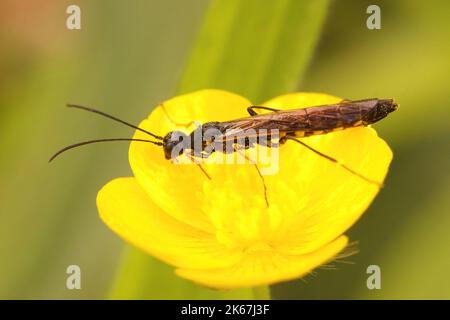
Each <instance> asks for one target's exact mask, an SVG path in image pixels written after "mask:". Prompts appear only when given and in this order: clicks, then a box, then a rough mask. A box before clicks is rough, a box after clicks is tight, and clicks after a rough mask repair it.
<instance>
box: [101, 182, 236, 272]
mask: <svg viewBox="0 0 450 320" xmlns="http://www.w3.org/2000/svg"><path fill="white" fill-rule="evenodd" d="M97 206H98V210H99V213H100V217H101V218H102V220H103V221H104V222H105V223H106V224H107V225H108V226H109V227H110V228H111V229H112V230H113V231H115V232H116V233H118V234H119V235H120V236H121V237H122V238H124V239H125V240H127V241H129V242H130V243H132V244H134V245H135V246H137V247H139V248H141V249H142V250H144V251H146V252H148V253H150V254H152V255H153V256H155V257H157V258H159V259H161V260H163V261H164V262H166V263H169V264H172V265H175V266H177V267H182V268H221V267H227V266H230V265H233V264H234V263H236V261H238V259H240V257H241V253H240V252H237V251H232V250H228V249H226V248H225V247H223V246H222V245H220V244H219V243H218V242H217V240H216V238H215V236H214V235H213V234H210V233H206V232H204V231H201V230H199V229H196V228H193V227H190V226H189V225H187V224H185V223H182V222H180V221H178V220H176V219H174V218H172V217H170V216H168V215H167V214H165V213H164V212H162V211H161V209H160V208H159V207H157V206H156V205H155V204H154V203H153V202H152V201H151V199H150V198H149V197H148V195H147V194H146V193H145V191H144V190H143V189H142V188H141V186H140V185H139V184H138V182H137V180H136V179H135V178H118V179H115V180H112V181H111V182H109V183H108V184H106V185H105V186H104V187H103V188H102V189H101V190H100V191H99V193H98V196H97Z"/></svg>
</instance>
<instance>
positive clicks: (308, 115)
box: [217, 99, 379, 140]
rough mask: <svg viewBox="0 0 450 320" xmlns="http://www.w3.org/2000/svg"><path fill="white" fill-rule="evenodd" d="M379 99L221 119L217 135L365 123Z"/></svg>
mask: <svg viewBox="0 0 450 320" xmlns="http://www.w3.org/2000/svg"><path fill="white" fill-rule="evenodd" d="M378 101H379V100H378V99H367V100H360V101H342V102H340V103H336V104H330V105H322V106H314V107H308V108H303V109H292V110H283V111H277V112H270V113H265V114H259V115H256V116H251V117H246V118H240V119H236V120H232V121H226V122H220V123H218V127H219V128H220V131H221V132H222V134H223V136H221V137H217V138H221V140H227V139H228V138H229V137H230V138H231V137H239V136H248V130H249V129H252V130H254V131H256V132H258V131H259V130H264V129H265V130H267V131H269V130H272V129H277V130H279V133H280V135H283V134H285V133H293V132H305V133H307V134H306V135H309V134H314V133H315V134H318V133H326V132H330V131H333V130H334V129H345V128H349V127H354V126H358V125H364V124H365V123H364V121H363V120H364V118H365V114H366V113H367V112H369V111H370V110H372V109H373V108H374V107H375V106H376V105H377V103H378Z"/></svg>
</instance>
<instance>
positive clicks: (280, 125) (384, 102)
mask: <svg viewBox="0 0 450 320" xmlns="http://www.w3.org/2000/svg"><path fill="white" fill-rule="evenodd" d="M396 108H397V104H396V103H394V101H393V100H392V99H366V100H359V101H347V100H344V101H342V102H340V103H337V104H330V105H323V106H315V107H309V108H303V109H293V110H277V109H273V108H268V107H263V106H251V107H248V108H247V111H248V112H249V114H250V117H246V118H241V119H236V120H231V121H226V122H207V123H204V124H203V125H201V126H199V127H197V128H196V129H195V130H194V131H193V132H192V133H191V134H190V135H189V136H187V135H186V134H185V133H183V132H181V131H172V132H169V133H168V134H167V135H166V136H165V137H164V138H163V139H162V141H163V145H162V146H163V149H164V154H165V157H166V159H171V158H173V153H172V151H173V148H174V147H179V148H178V149H179V150H181V151H182V152H184V151H186V150H187V149H191V146H195V145H200V146H201V149H200V150H198V149H197V150H195V149H193V151H194V152H193V155H194V156H196V157H208V156H209V155H210V152H207V149H208V146H209V145H210V144H211V143H212V142H216V143H217V141H219V142H220V143H226V142H230V141H231V142H233V143H236V144H238V148H240V149H242V148H249V147H252V145H249V144H248V141H245V140H244V141H242V140H239V139H238V138H240V137H244V136H245V137H248V132H247V130H248V129H252V130H254V131H256V132H257V131H259V130H265V132H267V131H269V130H274V129H275V130H278V132H279V138H280V143H281V144H283V143H285V142H286V141H287V140H289V139H291V140H293V139H294V138H301V137H308V136H311V135H319V134H326V133H329V132H333V131H337V130H343V129H347V128H352V127H358V126H367V125H370V124H372V123H375V122H377V121H379V120H381V119H383V118H384V117H386V116H387V115H388V114H389V113H390V112H392V111H394V110H396ZM254 109H265V110H269V111H272V112H271V113H265V114H257V113H256V112H255V111H254ZM211 128H214V129H216V132H217V135H215V136H212V137H210V138H209V139H206V140H205V139H204V137H205V136H206V131H207V130H209V129H211ZM199 131H200V134H198V133H199ZM199 138H200V139H202V141H201V142H200V141H197V140H198V139H199ZM258 141H259V140H256V142H258ZM239 143H240V144H239ZM191 150H192V149H191ZM211 150H212V151H214V149H211ZM223 150H226V149H223Z"/></svg>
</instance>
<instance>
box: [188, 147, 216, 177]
mask: <svg viewBox="0 0 450 320" xmlns="http://www.w3.org/2000/svg"><path fill="white" fill-rule="evenodd" d="M185 155H186V156H187V157H188V158H189V159H191V161H192V163H194V164H196V165H197V166H198V167H199V168H200V170H202V172H203V173H204V174H205V176H206V177H207V178H208V179H209V180H212V179H211V176H210V175H209V174H208V172H206V170H205V169H204V168H203V167H202V165H201V164H200V163H198V162H196V161H195V158H194V157H193V156H192V155H191V154H190V153H187V152H186V153H185Z"/></svg>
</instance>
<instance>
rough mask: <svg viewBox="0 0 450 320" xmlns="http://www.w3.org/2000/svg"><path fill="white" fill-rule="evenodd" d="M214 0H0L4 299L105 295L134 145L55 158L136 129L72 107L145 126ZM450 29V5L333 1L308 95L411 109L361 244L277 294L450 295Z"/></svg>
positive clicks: (392, 120) (401, 119)
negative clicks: (109, 193) (115, 185)
mask: <svg viewBox="0 0 450 320" xmlns="http://www.w3.org/2000/svg"><path fill="white" fill-rule="evenodd" d="M243 1H246V0H243ZM70 4H77V5H79V6H80V7H81V10H82V29H81V30H72V31H70V30H67V29H66V28H65V21H66V18H67V14H66V13H65V11H66V8H67V6H68V5H70ZM208 4H209V1H208V0H190V1H184V0H170V1H145V0H132V1H129V2H127V3H126V4H125V3H124V2H123V1H118V0H114V1H107V0H102V1H76V2H72V1H50V0H45V1H44V0H39V1H38V0H32V1H27V2H19V1H13V0H3V1H2V2H1V4H0V18H1V19H0V28H1V29H0V41H1V44H2V46H1V47H2V50H1V51H0V70H1V71H0V133H1V134H0V150H1V157H0V219H1V222H0V298H3V299H12V298H23V299H39V298H44V299H51V298H62V299H71V298H77V299H78V298H87V299H89V298H104V297H105V296H107V294H108V292H109V290H110V288H111V286H112V283H113V282H114V280H113V279H114V275H115V273H116V272H117V269H118V266H119V265H120V259H121V256H122V253H123V251H124V248H126V247H127V246H126V245H125V244H124V243H123V241H122V240H120V239H119V238H118V237H117V236H116V235H115V234H113V233H112V232H111V231H110V230H109V229H107V228H106V226H104V225H103V224H102V222H101V221H100V219H99V218H98V215H97V210H96V206H95V197H96V193H97V191H98V190H99V188H100V187H101V186H102V185H103V184H104V183H106V182H107V181H109V180H110V179H112V178H114V177H118V176H129V175H131V171H130V169H129V165H128V159H127V158H128V156H127V150H128V145H127V143H124V144H120V143H117V144H103V145H100V144H99V145H97V146H91V147H86V148H84V149H83V150H78V151H73V152H72V153H70V156H69V154H67V155H65V156H63V157H62V158H61V159H58V161H55V162H54V163H52V164H51V165H49V164H48V163H47V160H48V158H49V156H50V155H51V154H52V153H53V152H54V151H55V150H57V149H58V148H60V147H62V146H64V145H67V144H70V143H73V142H77V141H81V140H86V139H92V138H103V137H128V136H130V135H131V134H132V131H130V130H129V129H128V128H126V127H123V126H120V125H116V124H115V123H111V122H109V121H107V120H104V119H101V118H99V117H95V116H90V115H88V114H85V113H82V112H78V111H76V110H68V109H66V108H64V107H63V106H64V105H65V104H66V103H67V102H72V103H79V104H84V105H89V106H95V107H98V108H101V109H102V110H104V111H106V112H110V113H113V114H116V115H120V116H121V117H123V118H125V119H127V120H129V121H132V122H135V123H137V122H139V121H140V120H141V119H142V118H144V117H146V116H147V114H148V113H149V111H150V110H151V108H152V107H153V106H154V105H156V104H158V102H160V101H162V100H164V99H167V98H170V97H171V96H173V95H174V93H175V90H176V88H177V85H178V83H179V80H180V76H181V74H182V72H183V67H184V65H185V63H186V59H187V57H188V56H189V52H190V51H191V49H192V44H193V41H194V39H195V36H196V33H197V30H198V28H199V26H200V24H201V22H202V19H203V15H204V13H205V10H206V9H207V7H208ZM370 4H378V5H380V7H381V8H382V29H381V30H368V29H367V28H366V19H367V16H368V15H367V14H366V8H367V6H368V5H370ZM242 23H245V21H242ZM449 39H450V3H449V2H448V1H438V0H433V1H427V2H423V3H422V2H412V1H407V0H396V1H361V0H345V1H334V2H332V3H331V5H330V7H329V10H328V15H327V18H326V22H325V26H324V29H323V32H322V34H321V37H320V40H319V44H318V46H317V48H316V50H315V53H314V56H313V58H312V60H311V62H310V64H309V65H308V69H307V72H306V73H305V75H304V76H303V77H302V79H298V90H299V91H316V92H326V93H330V94H334V95H337V96H341V97H344V98H349V99H359V98H366V97H394V98H395V99H396V100H397V101H398V102H399V103H400V106H401V107H400V109H399V110H398V111H397V112H396V113H394V114H392V116H390V117H389V119H388V120H387V121H383V122H381V123H380V124H379V125H377V126H376V128H377V130H378V132H379V134H380V135H381V136H382V137H383V138H384V139H386V140H387V141H388V142H389V144H390V145H391V148H392V149H393V151H394V161H393V164H392V167H391V170H390V172H389V176H388V180H387V181H386V187H385V188H384V189H383V190H382V191H381V193H380V194H379V196H378V197H377V198H376V200H375V202H374V203H373V205H372V206H371V207H370V209H369V210H368V211H367V212H366V213H365V215H364V216H363V218H362V219H361V220H360V221H359V222H358V223H357V224H356V225H355V226H354V227H353V228H352V229H351V230H350V231H349V232H348V234H349V236H350V238H351V239H352V240H357V241H358V242H359V244H358V247H359V250H360V253H359V254H357V255H355V256H352V257H350V258H348V259H347V260H349V261H351V262H352V264H339V263H338V264H336V267H337V269H338V270H320V269H319V270H317V274H316V276H307V277H306V278H305V279H304V280H305V281H301V280H298V281H293V282H290V283H284V284H278V285H275V286H273V287H272V288H271V289H272V295H273V297H274V298H284V299H300V298H301V299H303V298H310V299H319V298H344V299H347V298H358V299H381V298H438V299H442V298H445V299H449V298H450V279H449V278H448V277H447V271H448V270H449V269H450V250H449V247H450V232H449V230H450V215H449V213H450V212H449V211H450V210H449V209H450V200H449V192H450V173H449V170H448V164H449V160H450V143H449V142H450V141H449V133H450V131H449V124H450V121H449V119H450V118H449V116H450V114H449V110H450V91H449V83H450V75H449V71H450V41H448V40H449ZM262 40H263V39H262ZM298 41H302V39H298ZM199 72H201V70H199ZM256 102H258V101H256ZM71 264H77V265H79V266H80V267H81V270H82V290H67V289H66V286H65V283H66V277H67V274H66V268H67V266H68V265H71ZM371 264H376V265H379V266H380V267H381V272H382V289H381V290H368V289H367V287H366V279H367V276H368V275H367V274H366V268H367V266H368V265H371ZM161 290H164V289H161Z"/></svg>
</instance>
